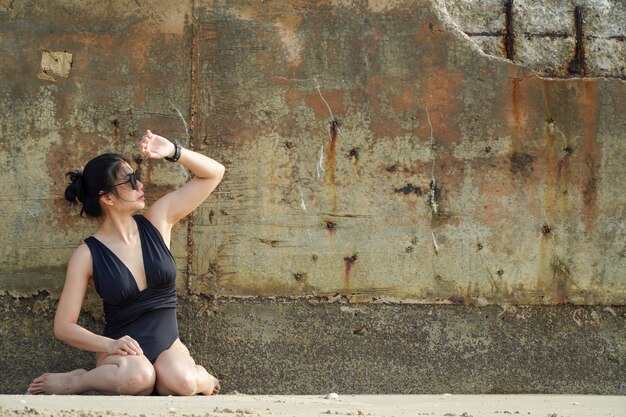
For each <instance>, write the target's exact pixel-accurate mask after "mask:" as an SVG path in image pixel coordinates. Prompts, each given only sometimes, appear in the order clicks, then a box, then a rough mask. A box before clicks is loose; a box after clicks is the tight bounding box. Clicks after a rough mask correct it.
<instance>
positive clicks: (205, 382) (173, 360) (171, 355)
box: [154, 340, 220, 395]
mask: <svg viewBox="0 0 626 417" xmlns="http://www.w3.org/2000/svg"><path fill="white" fill-rule="evenodd" d="M154 369H155V370H156V385H155V387H156V390H157V392H158V393H159V394H160V395H195V394H204V395H212V394H219V392H220V383H219V381H218V380H217V378H215V377H214V376H213V375H211V374H209V373H208V372H207V370H206V369H204V367H203V366H200V365H196V362H195V361H194V360H193V358H192V357H191V356H190V355H189V350H187V347H186V346H185V345H184V344H183V343H182V342H181V341H180V340H176V342H174V344H173V345H172V346H171V347H170V348H169V349H168V350H166V351H164V352H162V353H161V354H160V355H159V357H158V358H157V360H156V362H155V363H154Z"/></svg>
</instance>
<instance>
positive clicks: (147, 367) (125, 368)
mask: <svg viewBox="0 0 626 417" xmlns="http://www.w3.org/2000/svg"><path fill="white" fill-rule="evenodd" d="M124 359H128V360H124V361H122V362H123V363H122V364H121V365H120V367H119V381H120V384H119V387H118V391H119V393H120V394H126V395H149V394H150V393H152V391H153V390H154V383H155V381H156V372H155V370H154V367H153V366H152V364H151V363H150V361H149V360H148V359H147V358H146V357H145V356H142V357H132V358H131V357H126V358H124Z"/></svg>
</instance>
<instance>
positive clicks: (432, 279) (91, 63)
mask: <svg viewBox="0 0 626 417" xmlns="http://www.w3.org/2000/svg"><path fill="white" fill-rule="evenodd" d="M553 3H554V4H552V3H544V2H538V1H530V0H526V1H522V0H506V1H487V2H452V1H445V2H444V1H432V2H431V1H426V0H422V1H417V0H416V1H408V0H407V1H370V2H364V1H354V2H353V1H322V2H306V1H295V0H294V1H289V2H286V1H265V2H254V1H232V2H231V1H229V2H222V1H193V2H192V1H188V2H180V3H179V4H176V5H174V4H173V3H172V4H171V2H165V1H162V2H160V1H152V2H148V1H145V0H135V1H112V2H109V3H106V4H103V3H101V2H91V1H84V2H76V1H64V2H55V3H54V4H50V3H47V2H37V1H31V2H14V1H4V2H2V3H1V4H0V23H1V25H0V55H1V56H2V57H3V65H2V66H0V79H1V80H2V83H1V84H0V109H1V111H0V146H2V152H1V153H0V166H1V167H2V168H4V169H3V170H2V172H3V174H2V181H1V182H0V196H1V197H0V205H1V210H0V212H1V213H2V214H1V215H0V230H1V231H2V233H1V234H0V255H1V257H0V259H1V260H0V262H1V263H0V294H2V295H0V298H1V299H2V305H4V306H5V308H4V310H3V314H4V315H3V316H0V332H1V333H0V336H1V337H2V351H3V352H4V353H5V355H3V357H2V358H1V359H0V368H2V369H10V371H8V372H7V373H6V377H4V376H3V378H2V380H1V381H0V392H20V391H21V390H23V389H24V387H25V386H26V384H27V382H28V380H29V379H30V378H32V377H34V376H36V374H38V373H41V372H44V371H46V370H66V368H67V369H71V368H72V367H77V366H87V367H89V366H92V365H91V356H90V355H88V354H79V353H78V352H77V351H76V350H74V349H71V348H67V347H64V346H61V344H60V343H59V342H57V341H54V340H53V339H52V335H51V323H52V322H51V320H52V317H53V313H54V308H55V303H56V300H57V299H58V295H59V292H60V289H61V288H62V285H63V279H64V268H65V265H66V263H67V259H68V257H69V255H70V254H71V252H72V250H73V248H75V247H76V246H77V245H78V244H79V243H80V242H81V240H82V239H83V238H84V237H85V236H88V235H89V234H90V233H92V232H93V230H94V228H95V224H94V223H93V222H90V221H88V220H85V219H80V218H79V217H78V216H77V209H76V208H69V207H68V205H67V204H66V202H65V201H64V200H63V198H62V194H63V190H64V187H65V183H66V181H65V179H64V177H63V176H64V173H65V172H66V171H68V170H70V169H75V168H79V167H80V166H81V165H82V164H84V163H85V162H86V161H87V160H89V159H90V158H91V157H93V156H94V155H96V154H98V153H101V152H104V151H109V150H114V151H118V152H122V153H125V154H127V155H128V156H129V157H131V158H132V159H134V160H135V163H136V164H137V165H138V166H139V167H141V169H142V171H143V173H144V177H145V178H146V179H147V186H146V190H147V197H148V199H149V200H150V201H154V200H155V199H156V198H158V197H159V196H160V195H162V194H163V193H165V192H167V191H168V190H171V189H172V188H173V187H175V186H177V185H178V184H180V183H182V182H183V181H184V180H185V179H186V176H187V174H186V173H185V172H184V170H183V169H182V168H181V167H179V166H176V165H173V164H167V163H164V162H160V161H157V162H154V161H144V160H143V159H142V158H141V157H140V156H139V153H138V152H137V151H136V149H135V146H136V143H137V142H138V140H139V138H140V137H141V134H142V132H143V131H144V130H145V129H146V128H150V129H152V130H153V131H156V132H158V133H160V134H163V135H165V136H167V137H178V138H180V139H181V140H182V142H183V144H184V145H185V146H187V147H190V148H193V149H196V150H199V151H201V152H204V153H206V154H208V155H210V156H212V157H214V158H215V159H217V160H219V161H220V162H222V163H224V164H225V165H226V168H227V174H226V177H225V179H224V181H223V182H222V184H221V185H220V187H219V188H218V190H217V191H216V192H215V193H214V195H213V196H212V197H211V198H210V199H209V200H208V201H207V202H206V203H205V204H203V205H202V206H201V207H200V208H199V209H198V210H197V211H196V212H195V213H194V214H193V215H191V216H190V217H189V218H188V219H187V220H186V221H185V222H183V223H181V224H180V225H179V226H177V228H176V229H175V232H174V236H173V242H172V248H173V251H174V254H175V256H176V257H177V262H178V267H179V280H178V287H179V297H180V301H181V303H180V304H181V311H180V315H179V316H180V323H181V330H182V338H183V340H184V341H186V342H187V343H188V344H189V345H190V348H191V350H192V352H193V353H194V355H195V356H197V357H198V358H200V359H201V360H202V362H203V363H205V364H207V365H208V366H209V367H211V368H212V369H213V372H215V373H216V374H218V375H219V376H220V377H221V378H222V379H223V382H224V386H225V387H226V389H238V390H244V391H246V392H259V393H261V392H282V393H314V392H323V391H325V390H327V389H336V390H340V391H344V392H345V391H350V392H407V393H408V392H440V391H455V392H594V393H622V394H623V393H626V383H625V381H626V369H625V361H624V357H626V346H625V345H624V340H626V338H625V336H626V332H625V331H624V319H625V318H626V311H625V309H624V307H623V306H624V304H625V301H626V282H625V280H624V275H623V270H624V267H625V266H626V239H625V230H624V207H625V204H624V203H625V202H626V197H625V195H626V194H625V193H624V191H625V184H624V178H625V170H626V168H624V165H623V161H624V159H625V156H626V147H625V146H624V145H623V138H624V128H625V127H626V116H625V115H624V112H623V111H622V109H623V108H624V107H625V105H626V84H625V83H624V79H625V78H626V73H625V72H624V71H625V70H624V67H625V66H626V54H625V53H624V35H625V33H626V30H625V28H624V25H625V22H626V19H625V16H626V7H625V6H624V3H623V2H620V1H597V2H593V1H591V2H590V1H579V2H576V1H574V2H553ZM179 113H180V114H179ZM99 303H100V301H99V300H98V298H97V295H96V294H95V293H90V294H89V295H88V298H87V300H86V302H85V305H84V310H85V314H84V317H83V320H84V321H85V325H87V326H88V327H90V328H93V329H94V330H95V331H98V329H99V327H100V326H101V308H100V304H99ZM450 304H462V305H458V306H456V305H450ZM555 326H556V328H555ZM320 344H321V345H320ZM18 346H19V349H17V347H18ZM320 346H323V348H321V347H320ZM545 346H550V349H548V350H546V351H544V350H543V349H542V348H544V347H545ZM511 349H513V350H514V351H515V352H516V353H514V354H511V352H512V350H511ZM367 352H375V353H367ZM398 352H402V355H398ZM68 357H69V358H71V360H68V359H67V358H68ZM546 361H548V362H549V363H551V364H552V366H548V367H546V366H545V365H544V363H545V362H546ZM59 368H63V369H59ZM503 370H507V371H506V372H505V371H503ZM509 371H510V372H509ZM512 374H514V375H515V377H514V378H513V377H511V375H512ZM459 376H463V377H462V378H459ZM377 377H378V378H382V379H384V381H385V383H384V384H377V383H374V381H375V378H377Z"/></svg>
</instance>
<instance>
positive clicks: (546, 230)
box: [541, 224, 552, 235]
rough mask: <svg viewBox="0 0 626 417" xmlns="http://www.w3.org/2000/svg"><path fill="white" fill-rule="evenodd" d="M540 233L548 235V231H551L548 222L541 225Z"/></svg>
mask: <svg viewBox="0 0 626 417" xmlns="http://www.w3.org/2000/svg"><path fill="white" fill-rule="evenodd" d="M541 233H543V234H544V235H549V234H550V233H552V227H551V226H550V225H549V224H544V225H543V226H541Z"/></svg>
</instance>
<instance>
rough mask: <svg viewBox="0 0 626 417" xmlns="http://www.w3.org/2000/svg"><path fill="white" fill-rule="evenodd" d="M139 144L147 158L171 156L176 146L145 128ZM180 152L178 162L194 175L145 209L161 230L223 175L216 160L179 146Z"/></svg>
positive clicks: (192, 206) (195, 203) (203, 197)
mask: <svg viewBox="0 0 626 417" xmlns="http://www.w3.org/2000/svg"><path fill="white" fill-rule="evenodd" d="M139 148H140V151H141V153H142V154H144V155H145V156H147V157H148V158H151V159H161V158H165V157H170V158H171V157H173V156H174V154H175V150H176V149H175V145H174V144H173V143H172V142H170V141H169V140H167V139H165V138H164V137H162V136H159V135H155V134H154V133H152V132H150V131H149V130H148V131H147V132H146V135H145V136H144V137H143V139H142V140H141V144H140V145H139ZM180 152H181V153H180V158H179V159H178V162H179V163H180V164H182V165H183V166H184V167H185V168H187V169H188V170H189V171H191V173H192V174H193V176H194V178H193V179H191V180H190V181H189V182H187V183H186V184H185V185H183V186H182V187H180V188H179V189H177V190H175V191H172V192H171V193H169V194H166V195H165V196H163V197H161V198H160V199H159V200H157V201H156V202H155V203H154V204H153V205H152V206H150V208H149V209H148V210H146V213H145V216H146V217H147V218H149V219H150V221H151V222H152V223H153V224H154V225H155V226H156V227H157V228H158V229H160V230H162V232H163V231H166V230H167V231H169V229H171V227H172V226H173V225H174V224H175V223H176V222H178V221H179V220H180V219H182V218H183V217H185V216H186V215H188V214H189V213H191V212H192V211H193V210H194V209H195V208H196V207H198V206H199V205H200V204H202V202H203V201H204V200H206V198H207V197H208V196H209V195H210V194H211V193H212V192H213V190H215V187H217V185H218V184H219V183H220V181H221V180H222V177H223V176H224V166H223V165H222V164H220V163H219V162H216V161H214V160H213V159H211V158H209V157H208V156H205V155H202V154H200V153H198V152H194V151H191V150H189V149H185V148H182V149H181V151H180ZM161 227H163V229H162V228H161ZM168 234H169V233H168Z"/></svg>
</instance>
